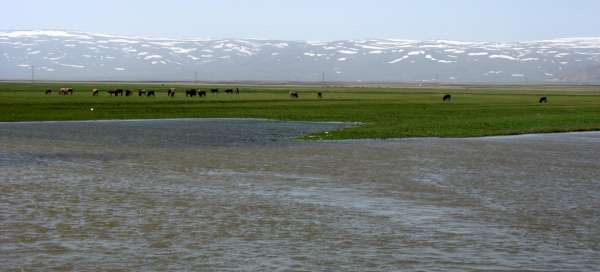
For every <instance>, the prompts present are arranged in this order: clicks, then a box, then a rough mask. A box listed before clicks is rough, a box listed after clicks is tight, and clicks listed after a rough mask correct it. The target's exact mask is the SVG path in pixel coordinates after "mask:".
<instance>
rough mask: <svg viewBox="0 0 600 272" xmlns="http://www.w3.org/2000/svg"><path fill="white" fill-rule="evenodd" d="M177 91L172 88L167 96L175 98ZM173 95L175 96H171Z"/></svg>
mask: <svg viewBox="0 0 600 272" xmlns="http://www.w3.org/2000/svg"><path fill="white" fill-rule="evenodd" d="M176 90H177V89H175V88H170V89H169V90H168V91H167V96H170V97H174V96H175V91H176ZM171 94H173V95H171Z"/></svg>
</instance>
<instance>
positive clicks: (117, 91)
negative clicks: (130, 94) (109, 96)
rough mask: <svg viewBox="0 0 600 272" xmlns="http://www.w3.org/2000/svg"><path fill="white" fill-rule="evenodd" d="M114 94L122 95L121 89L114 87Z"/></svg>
mask: <svg viewBox="0 0 600 272" xmlns="http://www.w3.org/2000/svg"><path fill="white" fill-rule="evenodd" d="M115 96H123V89H116V90H115Z"/></svg>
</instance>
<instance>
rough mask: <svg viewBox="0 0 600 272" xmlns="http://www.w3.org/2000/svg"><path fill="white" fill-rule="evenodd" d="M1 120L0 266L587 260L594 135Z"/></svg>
mask: <svg viewBox="0 0 600 272" xmlns="http://www.w3.org/2000/svg"><path fill="white" fill-rule="evenodd" d="M345 126H348V125H345V124H336V123H306V122H275V121H268V120H243V119H239V120H220V119H207V120H162V121H158V120H148V121H103V122H41V123H1V124H0V270H1V271H5V270H6V271H11V270H14V271H21V269H23V270H24V271H50V270H63V271H65V270H66V271H70V270H73V271H107V270H114V269H120V270H126V271H127V270H129V271H165V270H168V271H482V270H485V271H598V270H599V269H600V227H599V224H600V133H598V132H587V133H565V134H545V135H525V136H509V137H487V138H470V139H436V138H424V139H400V140H356V141H325V142H306V141H300V140H296V137H297V136H298V135H303V134H306V133H311V132H317V131H323V130H331V129H337V128H342V127H345Z"/></svg>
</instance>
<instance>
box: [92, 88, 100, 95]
mask: <svg viewBox="0 0 600 272" xmlns="http://www.w3.org/2000/svg"><path fill="white" fill-rule="evenodd" d="M99 94H100V91H99V90H98V89H93V90H92V96H98V95H99Z"/></svg>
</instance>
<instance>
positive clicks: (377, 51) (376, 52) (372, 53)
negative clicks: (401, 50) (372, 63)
mask: <svg viewBox="0 0 600 272" xmlns="http://www.w3.org/2000/svg"><path fill="white" fill-rule="evenodd" d="M382 53H383V51H381V50H372V51H369V54H371V55H374V54H382Z"/></svg>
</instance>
